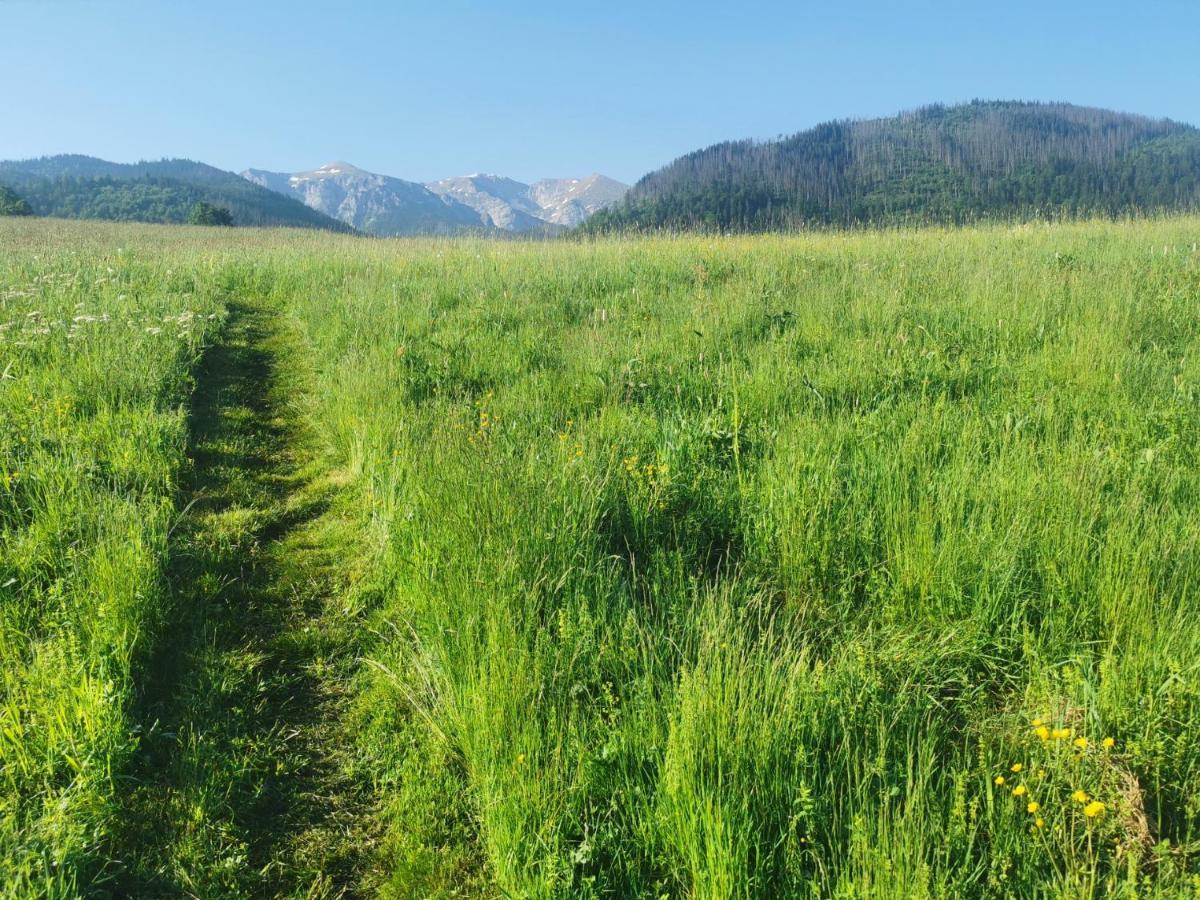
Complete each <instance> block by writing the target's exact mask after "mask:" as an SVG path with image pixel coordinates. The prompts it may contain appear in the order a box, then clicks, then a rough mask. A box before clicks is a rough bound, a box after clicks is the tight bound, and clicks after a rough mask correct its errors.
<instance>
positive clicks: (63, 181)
mask: <svg viewBox="0 0 1200 900" xmlns="http://www.w3.org/2000/svg"><path fill="white" fill-rule="evenodd" d="M0 185H7V186H8V187H10V188H11V189H13V190H15V191H16V192H17V193H18V194H19V195H20V196H21V197H23V198H24V199H25V200H26V201H27V202H28V204H29V206H30V207H31V208H32V209H33V212H34V213H35V214H37V215H42V216H59V217H62V218H70V219H115V220H119V221H136V222H167V223H175V224H179V223H183V222H186V221H187V220H188V213H189V212H190V211H191V209H192V207H193V206H195V205H196V204H197V203H201V202H203V203H209V204H212V205H214V206H220V207H225V208H226V209H228V210H229V211H230V212H231V213H232V214H233V221H234V224H235V225H263V226H291V227H297V228H326V229H329V230H331V231H343V232H349V231H353V229H352V228H350V227H348V226H347V225H345V224H344V223H342V222H339V221H337V220H336V219H331V218H330V217H329V216H326V215H324V214H322V213H320V212H317V211H316V210H314V209H309V208H308V207H307V206H305V205H304V204H303V203H301V202H300V201H298V200H295V199H293V198H291V197H284V196H282V195H280V194H277V193H275V192H274V191H270V190H267V189H266V188H264V187H261V186H259V185H257V184H252V183H250V182H249V181H246V179H244V178H242V177H240V176H238V175H235V174H234V173H232V172H224V171H222V170H221V169H216V168H213V167H212V166H208V165H205V164H204V163H198V162H193V161H192V160H187V159H170V160H161V161H159V162H140V163H133V164H128V165H127V164H123V163H112V162H106V161H105V160H102V159H95V158H93V157H90V156H75V155H72V156H48V157H44V158H42V159H28V160H19V161H9V162H0Z"/></svg>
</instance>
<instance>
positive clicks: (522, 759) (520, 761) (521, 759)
mask: <svg viewBox="0 0 1200 900" xmlns="http://www.w3.org/2000/svg"><path fill="white" fill-rule="evenodd" d="M524 764H525V754H524V753H518V754H517V765H518V766H521V765H524Z"/></svg>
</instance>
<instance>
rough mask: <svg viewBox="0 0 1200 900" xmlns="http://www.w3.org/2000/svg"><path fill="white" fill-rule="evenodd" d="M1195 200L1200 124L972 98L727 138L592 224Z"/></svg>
mask: <svg viewBox="0 0 1200 900" xmlns="http://www.w3.org/2000/svg"><path fill="white" fill-rule="evenodd" d="M1197 206H1200V131H1198V130H1197V129H1195V128H1192V127H1191V126H1187V125H1181V124H1178V123H1175V122H1170V121H1166V120H1154V119H1148V118H1145V117H1142V116H1134V115H1128V114H1123V113H1115V112H1109V111H1107V110H1100V109H1091V108H1085V107H1078V106H1072V105H1069V104H1039V103H1023V102H982V101H976V102H974V103H970V104H964V105H961V106H951V107H946V106H930V107H925V108H923V109H919V110H916V111H914V112H910V113H903V114H901V115H898V116H895V117H892V118H886V119H875V120H870V121H859V122H849V121H842V122H829V123H826V124H824V125H819V126H817V127H816V128H813V129H811V130H809V131H805V132H801V133H799V134H796V135H793V136H791V137H788V138H784V139H781V140H776V141H770V142H766V143H759V142H754V141H732V142H726V143H722V144H716V145H713V146H712V147H708V148H706V149H704V150H698V151H696V152H694V153H690V154H688V155H686V156H683V157H680V158H679V159H677V160H675V161H674V162H672V163H671V164H669V165H667V166H665V167H664V168H662V169H660V170H658V171H656V172H653V173H651V174H649V175H647V176H645V177H644V178H642V179H641V180H640V181H638V183H637V184H636V185H634V187H633V188H632V189H631V190H630V192H629V194H628V195H627V196H626V199H625V200H624V202H623V203H621V204H620V205H619V206H617V207H614V208H612V209H611V210H608V211H603V212H600V213H598V214H597V215H596V216H595V217H594V218H592V219H591V220H590V222H589V223H588V228H589V229H590V230H596V231H601V230H607V229H614V228H629V227H632V228H697V227H699V228H719V229H733V230H760V229H770V228H789V227H805V226H811V225H856V224H870V223H875V224H889V223H902V222H914V223H917V222H920V223H924V222H966V221H974V220H978V219H986V218H1013V217H1021V216H1028V215H1037V214H1041V215H1053V216H1062V215H1066V216H1074V215H1085V214H1108V215H1117V214H1122V213H1128V212H1135V211H1154V210H1171V209H1191V208H1195V207H1197Z"/></svg>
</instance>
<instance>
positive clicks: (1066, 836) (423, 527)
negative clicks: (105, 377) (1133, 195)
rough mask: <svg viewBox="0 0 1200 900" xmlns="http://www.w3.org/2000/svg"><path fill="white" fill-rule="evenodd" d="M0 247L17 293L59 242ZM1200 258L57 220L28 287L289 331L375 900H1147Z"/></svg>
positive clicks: (1176, 685)
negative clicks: (332, 504)
mask: <svg viewBox="0 0 1200 900" xmlns="http://www.w3.org/2000/svg"><path fill="white" fill-rule="evenodd" d="M5 227H7V228H11V229H13V230H12V231H11V232H10V233H11V234H13V235H15V236H17V237H18V238H20V240H19V241H16V242H15V243H17V244H20V242H21V241H24V242H25V243H24V245H22V246H23V247H24V249H18V251H15V252H10V253H9V254H7V255H8V257H9V259H10V262H9V263H7V264H6V265H7V266H8V268H7V271H10V272H11V271H14V270H15V267H16V265H17V263H16V262H12V260H18V261H19V264H20V265H22V266H31V265H33V263H32V262H31V257H32V255H33V254H34V253H35V252H36V251H33V250H31V249H30V247H32V246H34V245H36V243H37V241H38V240H39V238H38V235H41V234H42V233H43V232H42V231H39V229H46V228H48V227H49V226H45V225H40V224H36V223H35V224H22V225H20V226H5ZM55 227H63V226H55ZM1198 239H1200V223H1198V222H1197V221H1196V220H1194V219H1175V220H1164V221H1152V222H1137V223H1119V224H1112V223H1103V224H1078V225H1060V226H1054V227H1043V226H1030V227H1023V228H987V229H978V230H961V231H939V230H928V231H915V232H903V231H901V232H890V233H864V234H855V235H833V234H823V235H817V236H809V237H803V236H801V237H787V238H781V237H779V238H777V237H756V238H730V239H722V238H697V237H687V238H655V239H647V240H619V239H614V240H605V241H600V242H597V243H569V242H559V243H541V244H522V243H504V244H499V243H486V242H473V241H459V242H453V241H372V242H365V241H355V240H352V239H348V238H342V237H334V236H324V235H305V234H297V233H288V232H248V231H235V232H234V233H232V234H226V233H222V234H220V235H216V234H209V233H202V232H198V231H186V230H182V231H167V230H156V229H149V228H142V229H133V228H121V229H117V228H112V229H106V228H103V227H102V226H95V225H80V226H77V230H68V231H66V232H64V235H60V236H59V237H58V238H56V240H57V241H58V243H57V244H56V245H55V246H56V249H55V251H54V252H55V254H56V257H55V258H56V263H55V265H56V266H58V267H59V268H60V269H61V268H65V267H66V266H67V263H66V262H64V260H67V259H69V257H67V256H66V254H67V252H68V250H69V249H70V247H71V246H72V242H78V243H79V244H80V245H89V242H90V249H88V250H86V251H81V252H86V253H92V254H96V253H102V252H104V251H103V250H102V249H101V248H103V247H104V246H105V245H106V242H107V243H111V242H114V241H121V242H126V243H127V244H129V245H131V246H133V247H135V251H134V253H135V258H144V257H139V256H138V255H139V254H142V255H144V254H147V253H149V254H153V256H154V260H155V263H154V267H153V269H154V271H156V272H157V275H155V276H154V277H155V278H159V279H162V280H163V281H164V283H166V284H171V283H172V282H171V281H170V279H171V278H181V277H187V276H186V275H184V274H181V273H189V272H192V273H197V277H201V276H202V277H203V280H204V282H205V283H206V284H212V285H218V286H219V285H221V284H235V285H236V287H237V289H238V290H239V291H245V292H253V293H254V294H255V295H256V296H257V297H258V298H259V299H260V300H262V301H263V302H268V303H275V304H278V305H279V307H280V308H282V309H284V310H285V311H286V312H287V313H288V314H289V315H291V316H293V317H295V319H296V322H297V324H298V327H299V328H300V329H301V330H302V333H303V335H304V340H305V341H306V342H307V345H308V350H309V354H310V357H311V364H312V367H313V369H314V372H315V376H314V380H313V383H314V385H315V388H314V390H313V393H312V396H311V397H309V398H306V399H305V400H304V401H303V411H304V414H305V415H307V416H309V417H310V419H311V422H312V426H313V429H314V430H315V432H316V433H317V434H318V435H320V437H321V439H322V440H323V441H324V443H325V445H326V448H327V451H328V454H329V465H330V466H331V467H336V468H338V469H341V470H344V474H345V476H346V478H347V479H348V483H349V485H350V487H349V490H351V491H353V492H356V494H357V496H358V498H359V503H358V505H359V508H360V510H361V530H362V551H361V552H362V555H363V556H364V557H366V558H367V559H368V560H369V562H370V567H371V569H372V571H373V573H374V575H373V583H374V588H373V590H371V591H362V592H359V593H357V594H356V595H355V596H354V597H353V598H350V600H349V602H350V603H351V604H352V605H349V606H348V607H347V609H346V615H347V616H357V615H365V616H366V617H367V621H368V622H369V623H370V624H369V627H370V630H371V634H372V636H371V637H370V638H369V639H368V641H367V644H368V645H369V646H370V652H369V654H368V658H367V660H366V661H365V663H364V666H363V669H362V673H361V676H360V679H359V684H358V690H359V700H358V703H357V706H356V712H355V716H356V718H355V721H354V722H353V723H351V725H350V727H349V731H350V732H351V733H354V734H356V735H357V736H358V744H359V753H360V754H361V755H362V756H363V757H364V758H366V759H368V760H369V761H370V766H371V768H372V770H373V771H374V772H375V778H376V789H377V791H378V793H379V795H380V797H381V798H382V801H381V802H382V808H381V809H380V811H379V814H380V816H381V817H382V819H383V822H384V837H383V839H382V841H381V845H380V870H381V873H382V874H381V876H380V879H381V880H380V881H379V883H378V884H377V887H378V888H379V890H380V891H381V892H382V893H384V894H390V895H393V896H402V897H408V896H453V895H459V896H461V895H463V894H478V895H490V894H493V893H496V892H497V891H502V892H505V893H507V894H508V895H512V896H521V897H554V896H572V897H576V896H582V897H586V896H597V897H599V896H646V897H661V896H694V897H705V898H708V897H714V898H715V897H763V896H781V895H799V896H845V897H876V896H884V897H890V896H896V897H900V896H903V897H920V896H942V897H957V896H1039V895H1066V896H1104V895H1111V894H1118V895H1127V896H1133V895H1135V894H1136V895H1138V896H1164V897H1174V896H1181V895H1186V894H1187V893H1188V892H1189V891H1194V890H1195V889H1196V885H1197V881H1196V879H1197V877H1198V873H1200V866H1198V865H1197V853H1198V852H1200V843H1198V842H1200V830H1198V829H1200V671H1198V666H1200V663H1198V660H1200V624H1198V622H1200V619H1198V617H1197V613H1198V612H1200V608H1198V607H1200V604H1198V602H1197V599H1196V598H1197V594H1196V587H1195V586H1196V584H1197V580H1198V576H1200V552H1198V548H1200V543H1198V538H1200V516H1198V515H1197V514H1196V511H1195V510H1196V503H1197V500H1198V499H1200V475H1198V474H1197V472H1200V469H1198V468H1197V465H1196V463H1197V459H1196V447H1197V446H1200V445H1198V443H1197V437H1198V436H1200V435H1198V434H1197V429H1198V425H1197V422H1198V421H1200V419H1198V418H1197V413H1198V412H1200V410H1198V409H1197V397H1198V396H1200V395H1198V393H1197V391H1198V387H1197V386H1198V385H1200V364H1198V363H1197V358H1200V357H1198V354H1197V351H1198V350H1200V324H1198V323H1200V318H1198V317H1197V316H1196V304H1197V299H1198V298H1200V252H1198V251H1197V247H1196V241H1197V240H1198ZM40 264H44V262H43V263H40ZM70 264H71V265H75V264H77V263H76V261H74V260H71V262H70ZM168 270H169V271H171V272H172V273H174V274H172V275H171V276H167V275H166V272H167V271H168ZM150 274H151V272H150V270H149V269H148V270H147V275H148V277H149V275H150ZM9 280H10V281H13V282H14V283H16V282H17V281H22V282H23V281H24V280H27V279H25V278H24V276H22V278H19V279H13V278H11V277H10V278H9ZM169 293H170V292H169V291H164V292H160V293H159V294H156V295H154V296H164V295H169ZM139 297H143V298H144V300H139V302H150V300H149V298H150V297H151V295H150V294H149V293H146V294H144V295H139ZM9 318H13V316H11V315H10V316H9ZM155 339H156V340H159V339H161V340H166V337H165V336H155ZM6 340H7V338H6ZM185 345H186V344H183V345H172V346H185ZM155 346H156V347H157V346H160V345H155ZM113 352H116V351H115V350H114V351H113ZM168 355H169V354H168ZM150 356H151V354H149V353H140V354H138V357H139V359H149V358H150ZM156 358H166V357H164V356H162V355H161V354H160V356H159V357H156ZM182 358H183V357H180V356H172V357H171V359H176V360H180V359H182ZM41 371H44V372H45V373H47V374H45V376H44V377H45V378H46V379H47V380H48V382H49V381H51V380H53V379H54V378H55V377H57V376H56V375H55V371H56V370H55V369H54V367H52V366H45V367H42V369H41ZM172 371H179V370H178V369H176V370H172ZM160 383H165V384H171V383H173V382H171V381H170V379H169V378H167V379H166V381H160ZM11 385H13V382H12V381H11V380H10V381H5V382H4V388H3V390H4V391H8V392H11V390H12V388H11ZM4 396H5V397H6V398H7V397H9V396H12V394H11V393H6V394H4ZM139 396H140V395H139ZM156 396H157V397H159V398H162V397H174V396H178V393H177V392H176V393H172V391H171V390H166V391H160V393H159V394H157V395H156ZM5 402H6V404H7V400H6V401H5ZM159 402H161V399H160V401H159ZM10 408H12V407H11V406H10V405H6V406H5V407H4V409H5V410H6V411H7V410H8V409H10ZM6 421H7V419H6ZM172 421H174V420H172ZM125 439H128V437H126V438H125ZM6 440H8V439H7V438H6ZM110 444H111V446H113V447H119V446H121V444H120V441H119V440H118V437H117V436H116V435H112V436H110V437H106V438H105V443H104V446H103V447H101V448H100V449H98V450H97V451H96V452H97V453H100V452H104V453H107V452H109V451H108V449H107V448H108V447H109V446H110ZM4 446H5V450H4V456H3V458H4V459H5V460H7V459H9V458H10V456H11V454H12V453H13V451H11V450H9V449H8V447H9V445H8V444H5V445H4ZM50 456H51V457H53V458H54V459H55V460H58V459H61V458H65V457H64V456H63V454H62V453H61V452H59V451H57V450H55V451H54V452H53V453H51V454H50ZM169 456H170V454H168V455H167V456H165V457H163V458H164V459H165V458H168V457H169ZM141 458H142V459H143V460H148V459H151V458H153V457H152V455H151V454H148V453H143V454H142V455H141ZM154 484H156V485H162V484H165V482H161V481H160V482H154ZM118 493H120V492H118ZM151 493H154V492H153V491H147V494H146V495H147V496H149V494H151ZM167 493H169V492H168V491H159V492H158V493H156V494H154V496H156V497H160V496H164V495H166V494H167ZM60 495H63V492H60V491H56V492H55V496H56V497H57V496H60ZM121 496H126V494H121ZM138 496H139V497H141V496H142V495H141V494H139V495H138ZM87 509H88V510H89V512H88V514H89V515H93V516H95V517H96V518H97V519H98V520H102V521H103V522H105V523H111V522H120V521H122V520H121V519H120V518H119V517H116V516H112V515H109V514H107V513H104V514H101V512H100V507H99V506H98V505H96V504H92V505H90V506H88V507H87ZM5 515H6V516H7V515H8V513H7V511H6V512H5ZM6 521H7V520H6ZM134 521H136V522H137V523H139V525H140V526H141V527H153V524H152V523H153V522H154V521H156V520H154V519H153V518H152V517H149V516H139V517H136V518H135V519H134ZM106 527H107V526H106ZM14 533H15V532H14ZM156 533H157V532H156ZM7 534H8V532H6V535H7ZM126 544H130V545H132V542H124V543H122V544H121V546H122V547H123V548H124V547H125V546H126ZM79 546H84V544H80V545H79ZM86 546H87V547H89V548H91V547H100V546H103V542H102V541H91V542H90V543H87V544H86ZM150 546H152V547H156V548H157V547H160V545H150ZM8 547H9V542H8V540H7V538H6V543H5V550H4V553H5V554H8V553H9V552H10V551H9V550H8ZM64 552H65V551H64ZM89 552H99V551H92V550H89ZM123 552H125V551H124V550H123ZM155 552H157V551H155ZM151 556H153V554H151ZM148 558H149V557H148ZM4 559H5V560H6V562H5V563H4V565H6V566H8V565H9V563H8V562H7V559H8V556H7V555H6V556H5V557H4ZM358 564H359V562H358V561H356V562H355V565H356V566H357V565H358ZM147 565H149V564H147ZM111 568H112V569H113V571H121V572H129V571H134V568H133V567H132V566H130V565H127V564H125V563H121V564H119V565H116V566H113V567H111ZM146 571H150V569H146ZM5 580H7V576H6V579H5ZM104 593H108V592H104ZM27 596H31V595H30V594H29V593H28V588H25V587H23V588H22V592H21V594H20V595H19V596H18V598H17V601H15V602H11V603H10V602H9V601H8V600H7V599H6V603H5V608H6V610H7V609H8V608H9V607H10V606H11V607H14V608H22V605H23V604H24V606H31V604H28V603H24V598H25V597H27ZM35 606H36V608H37V609H42V608H43V606H42V605H40V604H36V605H35ZM64 608H70V607H64ZM84 608H87V607H84ZM6 615H7V612H6ZM39 615H40V613H39ZM30 634H31V630H30V627H29V626H25V627H24V630H22V631H21V632H20V635H21V637H20V639H19V640H18V641H17V643H16V645H17V646H18V647H20V648H28V647H30V646H36V644H34V643H33V642H31V640H30V637H29V635H30ZM78 646H79V648H80V649H79V650H78V651H73V652H77V653H78V656H77V657H72V659H78V660H80V661H81V662H79V663H78V665H81V666H84V665H98V663H96V662H95V660H97V659H100V658H102V656H103V655H102V654H96V653H94V652H93V651H92V650H91V645H86V646H85V645H83V644H79V645H78ZM135 646H136V643H135ZM6 652H9V651H6ZM22 652H25V651H24V650H22ZM22 665H25V664H24V663H22ZM22 671H24V670H23V669H22ZM1035 721H1037V722H1038V723H1041V724H1038V725H1035V724H1034V723H1035ZM1041 729H1044V731H1043V730H1041ZM1068 729H1069V730H1070V734H1069V735H1065V734H1064V732H1065V731H1066V730H1068ZM1043 734H1044V735H1045V739H1044V740H1043V738H1042V736H1041V735H1043ZM1079 737H1086V738H1087V739H1088V743H1087V745H1086V746H1085V747H1080V746H1078V745H1076V743H1075V741H1076V739H1077V738H1079ZM1104 738H1112V745H1111V746H1105V743H1104V742H1103V739H1104ZM27 744H29V745H32V746H36V744H33V742H32V741H27V740H26V739H24V738H20V739H18V740H17V741H16V742H15V745H16V746H17V747H21V748H23V747H25V746H26V745H27ZM22 752H24V751H22ZM66 765H68V766H69V764H66ZM1014 766H1016V767H1017V770H1016V771H1014V770H1013V769H1014ZM5 771H6V773H7V772H8V771H9V769H8V768H7V766H6V769H5ZM997 779H1003V782H1002V783H997ZM1015 788H1023V790H1021V791H1019V792H1018V793H1016V794H1014V793H1013V791H1014V789H1015ZM1077 791H1078V792H1083V793H1085V794H1086V795H1087V800H1086V802H1080V801H1077V800H1075V799H1073V794H1075V792H1077ZM94 796H97V797H102V796H103V791H102V790H100V791H97V792H95V793H94ZM1030 803H1036V804H1038V805H1037V807H1036V811H1035V812H1029V811H1028V810H1029V804H1030ZM1093 803H1100V804H1103V810H1102V811H1101V810H1098V809H1097V808H1096V807H1095V806H1091V807H1089V806H1088V804H1093ZM20 808H21V809H29V808H30V804H28V803H26V804H25V805H24V806H22V807H20ZM1085 808H1090V809H1091V811H1092V812H1093V813H1095V814H1094V815H1087V814H1086V813H1085V811H1084V810H1085ZM95 820H96V819H95V817H93V818H92V819H88V818H87V817H86V816H82V815H74V814H69V815H62V816H60V817H59V818H58V819H57V821H60V822H63V823H74V822H79V821H85V822H86V821H95ZM31 823H32V819H30V818H26V819H22V820H20V821H19V822H16V823H15V825H14V829H15V830H11V831H10V832H6V833H13V834H20V835H28V834H35V833H36V832H35V831H34V830H33V827H34V826H33V825H32V824H31ZM1039 823H1040V825H1039ZM6 827H7V826H6Z"/></svg>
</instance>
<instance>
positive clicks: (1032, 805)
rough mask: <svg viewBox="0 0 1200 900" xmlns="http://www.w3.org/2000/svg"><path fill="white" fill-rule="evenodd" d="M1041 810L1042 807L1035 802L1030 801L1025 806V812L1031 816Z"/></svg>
mask: <svg viewBox="0 0 1200 900" xmlns="http://www.w3.org/2000/svg"><path fill="white" fill-rule="evenodd" d="M1041 808H1042V805H1041V804H1040V803H1038V802H1037V801H1036V800H1030V801H1029V802H1028V803H1027V804H1026V805H1025V812H1027V813H1029V814H1030V815H1033V814H1034V813H1035V812H1037V811H1038V810H1039V809H1041Z"/></svg>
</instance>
